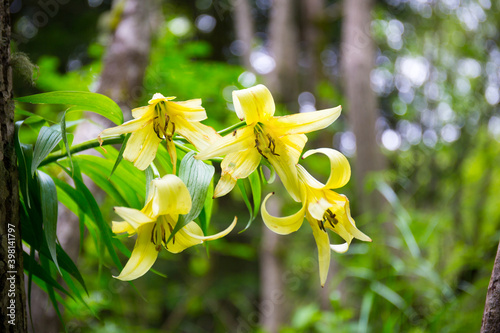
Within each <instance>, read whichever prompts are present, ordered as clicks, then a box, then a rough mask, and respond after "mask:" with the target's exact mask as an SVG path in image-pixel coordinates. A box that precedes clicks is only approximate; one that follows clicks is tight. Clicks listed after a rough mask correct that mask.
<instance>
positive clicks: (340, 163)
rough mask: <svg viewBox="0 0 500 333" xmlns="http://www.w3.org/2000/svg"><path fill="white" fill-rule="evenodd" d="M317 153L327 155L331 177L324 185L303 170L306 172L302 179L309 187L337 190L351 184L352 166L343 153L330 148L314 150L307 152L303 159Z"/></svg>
mask: <svg viewBox="0 0 500 333" xmlns="http://www.w3.org/2000/svg"><path fill="white" fill-rule="evenodd" d="M317 153H321V154H324V155H326V156H327V157H328V159H329V160H330V176H329V177H328V180H327V182H326V184H324V185H323V184H322V183H320V182H319V181H317V180H316V179H315V178H314V177H313V176H311V175H310V174H309V172H307V171H306V170H305V169H304V168H302V169H303V171H304V172H303V176H302V177H303V179H304V181H305V182H307V184H308V185H309V186H311V187H314V188H317V189H336V188H339V187H342V186H344V185H345V184H347V183H348V182H349V179H350V178H351V166H350V165H349V161H348V160H347V158H346V157H345V156H344V155H343V154H342V153H341V152H339V151H338V150H335V149H330V148H320V149H312V150H309V151H307V152H306V153H305V154H304V155H303V156H302V158H306V157H308V156H311V155H312V154H317ZM318 184H319V186H318Z"/></svg>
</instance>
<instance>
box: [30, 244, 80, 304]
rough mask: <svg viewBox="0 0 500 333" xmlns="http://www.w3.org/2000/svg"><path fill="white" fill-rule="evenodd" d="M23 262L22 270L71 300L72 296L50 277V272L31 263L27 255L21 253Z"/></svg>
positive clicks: (34, 262) (35, 263)
mask: <svg viewBox="0 0 500 333" xmlns="http://www.w3.org/2000/svg"><path fill="white" fill-rule="evenodd" d="M23 260H24V270H25V271H28V272H29V273H31V274H33V275H34V276H36V277H38V278H39V279H40V280H42V281H43V282H45V283H47V284H48V285H50V286H52V287H53V288H56V289H57V290H60V291H62V292H63V293H65V294H66V295H68V296H69V297H71V298H73V296H72V295H71V294H70V293H68V291H67V290H66V289H64V288H63V287H62V286H61V285H60V284H59V283H58V282H57V281H56V280H54V279H53V278H52V276H50V272H47V271H46V270H45V269H44V268H43V267H42V266H40V265H39V264H38V263H37V262H36V261H34V260H33V261H32V260H30V258H29V254H27V253H26V252H23Z"/></svg>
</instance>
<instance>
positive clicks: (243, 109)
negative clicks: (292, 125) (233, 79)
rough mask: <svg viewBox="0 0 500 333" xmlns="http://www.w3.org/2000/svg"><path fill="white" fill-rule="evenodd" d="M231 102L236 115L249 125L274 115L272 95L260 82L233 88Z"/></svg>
mask: <svg viewBox="0 0 500 333" xmlns="http://www.w3.org/2000/svg"><path fill="white" fill-rule="evenodd" d="M233 104H234V110H235V111H236V114H237V115H238V117H239V118H240V119H241V120H243V119H245V121H246V123H247V124H249V125H250V124H252V123H254V122H258V121H262V120H264V119H268V118H269V117H272V116H273V115H274V110H275V105H274V99H273V96H272V95H271V92H270V91H269V89H267V88H266V86H264V85H262V84H259V85H256V86H255V87H251V88H248V89H242V90H234V91H233Z"/></svg>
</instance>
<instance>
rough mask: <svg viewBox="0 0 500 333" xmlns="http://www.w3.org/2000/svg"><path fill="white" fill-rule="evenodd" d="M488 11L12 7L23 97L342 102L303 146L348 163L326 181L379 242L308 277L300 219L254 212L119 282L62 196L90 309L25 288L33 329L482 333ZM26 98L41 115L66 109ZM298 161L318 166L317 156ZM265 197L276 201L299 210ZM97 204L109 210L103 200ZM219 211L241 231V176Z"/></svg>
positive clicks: (281, 111) (138, 0) (302, 107)
mask: <svg viewBox="0 0 500 333" xmlns="http://www.w3.org/2000/svg"><path fill="white" fill-rule="evenodd" d="M499 9H500V2H499V1H498V0H385V1H383V0H379V1H368V0H344V1H333V0H256V1H253V0H196V1H192V0H190V1H181V0H176V1H173V0H172V1H160V0H114V1H110V0H87V1H76V0H41V1H22V0H14V1H12V5H11V12H12V14H13V44H12V49H13V52H14V53H13V61H14V63H15V69H16V71H15V73H14V75H15V95H16V96H17V97H19V96H25V95H29V94H33V93H39V92H49V91H54V90H82V91H94V92H100V93H103V94H106V95H108V96H110V97H111V98H113V99H114V100H115V101H116V102H117V103H119V105H120V106H121V107H122V109H123V110H124V112H125V115H126V117H127V116H128V117H130V109H131V108H134V107H137V106H140V105H144V104H145V103H147V100H148V99H149V98H150V97H151V96H152V94H154V93H155V92H161V93H162V94H164V95H165V96H177V98H178V99H179V100H186V99H191V98H198V97H201V98H203V105H204V107H205V108H206V110H207V113H208V115H209V119H208V120H207V121H206V122H205V123H206V124H208V125H211V126H213V127H214V128H216V129H217V130H220V129H223V128H225V127H227V126H230V125H232V124H234V123H236V122H237V121H238V119H237V117H236V115H235V113H234V107H233V105H232V100H231V92H232V91H233V90H235V89H242V88H245V87H250V86H253V85H255V84H257V83H264V84H266V85H267V86H268V87H269V88H270V89H271V91H272V93H273V96H274V97H275V100H276V102H277V104H278V105H277V114H278V115H285V114H289V113H296V112H311V111H314V110H320V109H324V108H327V107H333V106H336V105H339V104H341V105H342V106H343V113H342V116H341V118H339V120H337V121H336V122H335V123H334V124H333V125H332V126H330V127H329V128H328V129H325V130H323V131H320V132H317V133H313V134H311V135H309V142H308V144H307V146H306V149H311V148H316V147H333V148H335V149H338V150H340V151H341V152H342V153H344V154H345V155H346V156H347V157H348V158H349V161H350V162H351V166H352V169H353V176H352V179H351V181H350V183H349V184H348V185H347V186H346V187H344V188H342V189H340V190H339V192H341V193H343V194H346V195H347V196H348V197H349V198H350V201H351V208H352V213H353V217H354V218H355V220H356V222H357V225H358V226H359V228H360V229H361V230H362V231H363V232H365V233H366V234H368V235H369V236H370V237H371V238H372V239H373V243H361V242H359V241H356V240H355V241H354V243H353V244H352V246H351V247H350V249H349V251H348V253H346V254H335V253H333V254H332V263H331V270H330V274H329V279H328V281H327V284H326V285H325V287H324V288H321V287H320V284H319V274H318V264H317V250H316V244H315V242H314V239H313V237H312V234H311V230H310V229H309V227H308V226H307V223H306V225H304V226H303V227H302V228H301V229H300V230H299V231H297V232H296V233H294V234H291V235H288V236H277V235H274V234H272V233H270V232H269V231H267V229H266V228H265V227H264V226H263V223H262V221H261V220H260V219H257V220H256V221H255V222H254V223H253V225H252V226H251V227H250V228H249V229H248V230H246V231H245V232H243V233H240V234H239V233H237V232H233V233H231V234H230V235H229V236H227V237H226V238H224V239H222V240H218V241H215V242H211V243H210V245H209V247H208V250H209V251H207V249H206V248H204V247H201V246H200V247H197V248H191V249H189V250H187V251H185V252H183V253H182V254H179V255H171V254H169V253H167V252H166V251H163V252H162V253H161V254H160V258H161V260H158V261H157V263H156V264H155V266H154V268H155V269H156V270H158V271H160V272H162V273H165V274H166V275H167V278H163V277H161V276H158V275H155V274H153V273H151V272H150V273H148V274H147V275H145V276H144V277H142V278H140V279H138V280H137V281H136V282H135V283H134V286H132V285H131V284H128V283H125V282H121V281H118V280H115V279H113V278H112V275H113V274H114V275H116V274H117V273H118V272H117V271H116V269H115V268H112V267H113V265H112V263H111V260H110V259H109V258H107V257H106V256H103V255H102V253H100V252H99V251H98V249H97V247H96V244H95V241H94V239H93V238H92V237H90V236H89V235H88V234H87V233H84V234H83V235H82V237H80V233H79V227H78V220H77V219H76V217H75V216H73V215H72V213H68V212H64V211H62V209H61V212H60V220H59V226H58V228H59V230H58V231H59V242H60V243H61V244H62V245H63V248H64V249H65V250H66V251H67V252H68V253H70V254H72V256H73V257H74V259H75V260H76V261H77V263H78V267H79V269H80V270H81V272H82V275H83V276H84V278H85V280H86V283H87V286H88V289H89V295H88V297H87V298H86V302H87V303H88V307H85V306H83V305H82V304H81V303H80V302H75V301H73V300H71V299H67V300H66V303H67V306H66V308H64V309H63V308H61V311H63V317H64V320H65V322H64V323H61V322H60V321H59V320H58V319H57V316H56V314H55V312H54V310H53V309H52V307H51V305H50V303H49V301H48V300H47V297H46V296H45V295H44V293H43V292H40V291H37V290H33V292H32V299H31V309H32V317H33V325H34V327H35V329H36V331H37V332H57V331H63V330H64V329H67V331H69V332H165V331H167V332H283V333H285V332H477V331H479V328H480V325H481V318H482V313H483V309H484V300H485V296H486V291H487V286H488V281H489V277H490V274H491V269H492V266H493V259H494V257H495V253H496V248H497V245H498V240H499V238H500V233H499V224H500V205H499V204H498V203H499V202H500V194H499V192H498V190H497V189H498V188H500V168H498V165H499V161H500V154H499V153H500V144H499V142H500V112H499V108H498V103H499V101H500V92H499V85H500V50H499V38H500V31H499V26H498V21H499V20H500V13H499ZM29 108H30V111H33V112H36V113H39V114H43V115H44V116H45V117H49V118H53V119H54V120H57V119H58V117H60V116H61V113H60V112H61V111H62V109H58V108H56V107H54V106H47V105H44V106H38V107H36V108H35V107H34V106H31V107H29ZM70 120H71V119H70ZM72 120H78V119H72ZM99 122H100V120H99V119H92V118H89V119H88V120H87V121H85V122H76V123H74V126H72V127H71V130H72V131H73V132H74V135H75V142H76V140H77V139H78V138H79V137H80V136H79V135H82V134H81V133H82V132H83V133H98V131H99V129H101V128H103V126H104V127H106V126H108V124H103V123H99ZM95 123H98V125H97V130H96V129H95V127H96V125H93V124H95ZM89 126H90V127H89ZM92 126H94V127H92ZM89 128H91V129H89ZM92 128H93V130H92ZM92 131H94V132H92ZM96 131H97V132H96ZM79 132H80V134H78V133H79ZM27 136H28V138H26V139H25V140H28V141H29V140H30V138H29V134H27ZM35 139H36V137H33V138H31V140H35ZM310 160H311V161H310ZM303 163H304V164H305V165H306V166H307V167H308V168H309V169H310V170H312V172H313V173H314V174H315V175H317V176H318V177H319V178H321V177H323V179H325V177H327V174H326V171H327V166H328V163H327V160H326V158H325V159H324V160H323V159H321V158H317V159H315V160H314V158H309V159H306V160H304V162H303ZM270 191H271V189H268V188H264V194H267V193H268V192H270ZM278 194H279V195H278V196H276V197H279V199H276V200H275V201H274V202H273V203H272V206H273V210H274V211H275V212H277V213H279V214H280V215H285V214H290V213H292V212H294V211H296V209H297V208H298V206H297V204H295V203H293V201H292V200H291V198H290V197H289V196H288V195H287V193H285V192H284V190H281V191H278ZM96 195H97V196H99V194H98V193H97V194H96ZM99 200H100V203H101V210H102V212H103V214H104V216H105V217H106V218H107V220H109V221H111V219H112V218H113V217H114V215H113V213H112V209H111V208H112V206H114V205H116V202H114V201H113V199H112V198H109V197H106V196H101V197H99ZM215 207H216V209H215V214H214V216H213V218H212V225H213V226H214V229H218V230H220V229H221V228H223V227H225V225H227V223H229V221H231V220H232V218H233V216H235V215H237V216H238V217H239V218H240V220H241V221H243V222H242V223H241V224H240V227H239V230H241V229H243V227H244V223H245V222H246V219H247V217H248V212H247V210H246V208H245V204H244V202H243V201H242V199H241V195H240V194H239V193H238V190H237V189H235V190H234V191H233V193H231V194H230V195H228V196H226V197H223V198H221V199H218V200H216V201H215ZM123 241H124V242H126V245H127V246H128V247H129V248H132V246H133V239H130V240H127V239H123ZM334 241H340V239H337V238H335V239H334ZM122 259H123V262H125V260H126V258H122Z"/></svg>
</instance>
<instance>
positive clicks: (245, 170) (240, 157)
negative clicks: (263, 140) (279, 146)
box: [214, 148, 261, 198]
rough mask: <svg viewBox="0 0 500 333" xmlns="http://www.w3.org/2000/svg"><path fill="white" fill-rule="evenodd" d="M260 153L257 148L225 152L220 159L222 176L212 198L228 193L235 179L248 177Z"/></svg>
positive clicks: (255, 166) (256, 165)
mask: <svg viewBox="0 0 500 333" xmlns="http://www.w3.org/2000/svg"><path fill="white" fill-rule="evenodd" d="M260 158H261V157H260V154H259V153H258V151H257V149H254V148H249V149H246V150H244V151H241V152H238V153H230V154H227V155H226V157H224V159H223V160H222V163H221V168H222V176H221V178H220V180H219V182H218V183H217V186H216V187H215V191H214V198H218V197H221V196H223V195H226V194H227V193H229V192H230V191H231V190H232V189H233V188H234V186H235V185H236V181H237V180H238V179H240V178H246V177H248V176H249V175H250V174H251V173H252V172H254V171H255V169H256V168H257V167H258V166H259V163H260Z"/></svg>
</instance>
